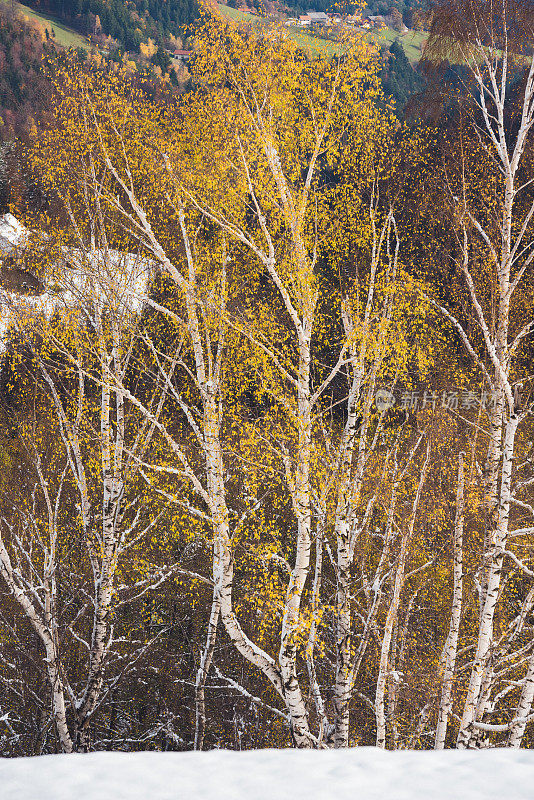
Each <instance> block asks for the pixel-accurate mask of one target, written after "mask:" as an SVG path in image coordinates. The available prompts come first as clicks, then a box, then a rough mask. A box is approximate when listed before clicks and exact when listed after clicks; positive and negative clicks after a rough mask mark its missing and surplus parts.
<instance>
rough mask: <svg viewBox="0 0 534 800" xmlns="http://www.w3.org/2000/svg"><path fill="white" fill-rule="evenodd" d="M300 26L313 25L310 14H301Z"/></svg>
mask: <svg viewBox="0 0 534 800" xmlns="http://www.w3.org/2000/svg"><path fill="white" fill-rule="evenodd" d="M299 25H311V19H310V15H309V14H301V15H300V17H299Z"/></svg>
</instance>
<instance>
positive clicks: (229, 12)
mask: <svg viewBox="0 0 534 800" xmlns="http://www.w3.org/2000/svg"><path fill="white" fill-rule="evenodd" d="M218 9H219V11H220V13H221V14H223V16H225V17H228V18H229V19H233V20H238V21H241V22H249V23H251V24H257V22H258V20H259V19H261V17H258V16H256V15H254V14H247V13H246V12H243V11H240V10H239V9H236V8H231V7H230V6H227V5H224V4H222V3H219V4H218ZM288 32H289V35H290V36H291V38H292V39H294V40H295V41H296V42H297V43H298V44H299V45H300V46H301V47H302V49H303V50H308V51H309V52H310V53H314V52H315V53H318V52H323V53H324V52H326V53H328V55H334V54H335V53H337V52H339V47H338V45H336V44H335V42H330V41H327V40H326V39H320V38H319V37H317V36H313V35H312V34H311V33H310V34H308V33H306V32H305V29H295V28H294V27H290V28H288ZM367 35H369V36H372V37H373V38H374V39H375V40H376V41H377V42H378V45H379V46H381V45H384V46H386V47H390V45H391V44H393V42H395V41H397V40H399V41H400V42H401V43H402V46H403V49H404V52H405V53H406V56H407V58H408V60H409V61H411V62H412V63H417V61H419V59H420V57H421V49H422V45H423V43H424V42H425V41H426V38H427V34H426V33H422V32H420V31H410V32H409V33H406V34H404V35H402V34H400V33H399V32H398V31H394V30H392V29H391V28H385V29H383V30H381V31H369V32H368V34H367Z"/></svg>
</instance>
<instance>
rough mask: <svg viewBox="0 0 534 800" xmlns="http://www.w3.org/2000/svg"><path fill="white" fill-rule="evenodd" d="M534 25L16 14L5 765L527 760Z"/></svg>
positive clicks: (502, 15)
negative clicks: (400, 89)
mask: <svg viewBox="0 0 534 800" xmlns="http://www.w3.org/2000/svg"><path fill="white" fill-rule="evenodd" d="M130 5H131V4H130ZM145 5H146V4H145ZM162 7H163V4H159V5H158V8H159V9H160V10H161V8H162ZM162 13H163V12H162ZM165 24H167V23H166V22H165ZM26 35H29V34H27V32H26V33H24V32H22V33H20V37H22V36H26ZM533 35H534V10H533V9H531V8H530V7H529V6H528V5H525V4H524V3H522V2H519V0H497V2H496V3H494V4H493V5H492V6H491V13H489V11H488V7H487V4H486V3H485V2H484V0H437V2H436V3H435V5H434V6H433V9H432V16H431V27H430V32H429V39H428V42H427V44H426V47H425V50H424V52H423V58H422V62H421V64H420V65H419V72H418V73H413V74H414V75H416V79H415V80H414V82H413V84H412V85H411V87H410V90H409V91H406V92H405V95H404V97H403V103H404V102H405V101H408V100H409V104H408V111H409V113H407V114H406V115H403V114H402V113H400V110H399V105H398V104H397V105H395V103H394V102H393V101H392V99H391V95H392V94H394V91H395V87H393V88H392V83H394V79H395V74H396V73H395V72H394V70H393V67H392V63H393V62H391V61H389V62H387V63H385V62H384V54H383V53H382V54H381V53H380V50H379V48H378V47H377V45H376V43H374V42H373V41H372V40H371V39H369V38H368V37H366V36H365V35H364V34H363V33H354V32H351V33H350V34H347V35H346V36H344V37H342V38H341V39H340V42H339V44H340V48H341V49H340V52H339V54H337V55H335V56H333V55H330V54H328V53H327V52H326V51H322V52H318V53H317V54H316V55H315V56H314V57H313V58H312V57H310V56H309V55H306V53H304V52H303V51H302V50H301V49H299V46H298V43H297V42H295V41H294V40H293V39H291V38H290V37H288V36H287V35H286V33H285V31H284V28H283V27H278V26H277V25H276V24H274V23H273V24H271V25H270V24H267V23H266V24H265V25H264V26H262V27H255V28H252V27H249V26H245V25H239V24H236V23H234V22H232V21H231V20H228V19H223V18H222V17H221V16H219V15H218V14H217V12H216V11H214V10H213V9H211V8H205V9H204V10H203V12H202V16H201V20H200V22H199V23H198V25H197V28H196V30H195V36H194V42H193V45H192V55H191V57H190V59H189V63H188V70H189V72H190V75H191V80H190V83H189V84H188V86H187V87H186V88H184V89H183V90H181V91H170V90H169V89H168V87H167V86H166V85H164V82H163V77H161V74H160V77H159V78H158V76H157V75H155V76H152V77H151V78H150V79H149V78H148V77H147V76H146V75H141V74H140V73H139V72H137V71H135V70H132V69H130V68H128V65H127V64H126V63H125V62H120V63H117V62H113V61H106V60H104V59H100V60H94V59H90V58H87V59H82V58H80V57H79V54H77V53H76V52H75V51H62V52H59V51H58V50H57V49H50V48H49V47H47V45H46V43H43V42H40V44H39V47H40V48H41V49H39V47H38V46H37V44H38V39H35V40H33V39H31V37H30V40H31V41H35V43H36V44H35V51H34V52H33V53H30V54H28V50H27V49H25V48H20V47H18V45H17V48H15V45H14V44H13V42H11V44H9V47H8V43H7V41H6V42H4V41H3V40H2V26H1V25H0V56H2V53H4V52H9V53H11V54H12V55H10V57H9V59H6V60H5V61H2V60H1V59H0V76H1V79H2V81H3V82H0V89H1V90H2V95H1V97H0V102H1V103H2V104H3V105H4V107H5V108H8V107H9V105H10V104H11V105H13V106H14V107H16V105H17V103H16V100H14V99H13V97H11V96H10V95H9V94H8V92H7V89H4V88H3V87H7V86H9V85H10V79H9V74H10V73H9V70H10V69H11V70H14V69H16V68H18V64H17V62H16V60H15V56H16V57H17V58H18V59H19V62H20V63H21V64H22V62H23V60H24V59H26V72H25V73H24V74H25V75H27V76H29V77H28V80H31V82H32V91H31V92H26V93H25V94H24V98H25V100H24V102H25V103H26V104H27V106H26V107H27V109H28V110H27V112H25V113H27V115H28V116H29V115H30V114H31V123H30V124H27V125H25V126H24V125H21V127H20V131H19V132H18V134H17V135H14V134H13V131H12V132H11V134H10V137H9V138H4V144H3V149H2V151H1V155H2V159H3V164H4V167H5V169H4V170H3V184H2V192H3V202H4V210H5V211H6V212H9V213H5V214H4V215H3V216H2V217H0V250H1V263H0V462H1V464H2V470H1V471H0V754H1V755H2V756H6V757H10V758H11V757H17V756H28V755H42V754H52V753H64V754H69V753H87V752H88V751H110V750H113V751H128V752H131V751H141V750H154V751H186V750H210V749H214V748H224V749H233V750H251V749H259V748H297V749H306V750H310V749H314V750H315V749H320V750H325V749H339V748H347V747H351V748H352V747H356V746H357V745H374V746H376V747H377V748H379V749H383V750H443V749H458V750H472V749H481V748H512V749H514V748H526V749H531V748H532V747H533V746H534V739H533V735H534V733H533V727H532V724H531V723H532V722H533V721H534V711H533V709H532V703H533V700H534V637H533V633H534V550H533V541H534V539H533V535H534V466H533V464H534V462H533V453H534V424H533V423H534V421H533V416H532V415H533V410H534V392H533V386H532V380H533V373H532V372H531V369H532V356H533V340H532V333H533V332H534V316H533V307H534V303H533V300H534V177H533V168H534V60H533V58H532V41H533ZM13 41H14V40H13ZM39 41H40V40H39ZM2 48H4V50H2ZM9 48H11V49H9ZM23 54H24V55H23ZM391 56H392V57H394V58H395V60H396V62H397V64H398V65H399V66H398V70H399V71H400V72H402V71H403V70H412V68H411V67H410V65H409V64H408V62H407V61H406V59H405V57H404V61H403V52H402V47H397V48H396V49H395V48H394V47H392V50H391ZM400 72H399V74H400ZM412 72H413V70H412ZM16 74H19V75H20V74H21V73H20V72H19V73H16ZM16 74H15V78H14V79H13V81H12V82H14V83H15V84H17V80H18V79H17V77H16ZM6 76H8V77H6ZM422 76H424V79H423V77H422ZM158 80H159V81H160V83H159V84H158ZM388 80H389V82H390V83H389V84H388V83H387V81H388ZM162 87H163V88H162ZM23 88H24V87H22V86H21V87H20V91H22V90H23ZM8 110H9V108H8ZM13 124H14V123H13ZM6 165H7V166H6Z"/></svg>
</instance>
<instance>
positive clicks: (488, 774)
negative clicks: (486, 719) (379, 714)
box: [0, 747, 534, 800]
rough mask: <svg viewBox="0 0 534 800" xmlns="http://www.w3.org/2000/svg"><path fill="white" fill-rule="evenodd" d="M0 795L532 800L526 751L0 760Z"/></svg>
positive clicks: (8, 799) (40, 798)
mask: <svg viewBox="0 0 534 800" xmlns="http://www.w3.org/2000/svg"><path fill="white" fill-rule="evenodd" d="M0 797H1V798H2V800H533V798H534V752H532V751H528V750H513V751H512V750H504V749H498V750H486V751H482V752H480V751H479V752H474V751H445V752H440V753H436V752H414V751H401V752H395V753H389V752H382V751H380V750H375V749H374V748H372V747H361V748H354V749H352V750H345V751H339V750H338V751H335V752H334V751H320V752H303V751H295V750H256V751H248V752H242V753H237V752H231V751H228V750H212V751H211V752H207V753H91V754H89V755H86V756H84V755H69V756H40V757H37V758H17V759H4V760H1V759H0Z"/></svg>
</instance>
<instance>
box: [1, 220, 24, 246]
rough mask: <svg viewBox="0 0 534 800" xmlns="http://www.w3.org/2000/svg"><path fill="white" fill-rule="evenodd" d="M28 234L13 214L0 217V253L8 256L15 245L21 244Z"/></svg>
mask: <svg viewBox="0 0 534 800" xmlns="http://www.w3.org/2000/svg"><path fill="white" fill-rule="evenodd" d="M28 234H29V231H28V229H27V228H25V227H24V225H23V224H22V223H21V222H19V221H18V219H17V218H16V217H14V216H13V214H3V215H2V216H0V251H1V252H3V253H5V254H6V255H8V254H9V253H11V252H12V251H13V250H14V248H15V247H16V246H17V245H20V244H23V242H24V240H25V238H26V236H27V235H28Z"/></svg>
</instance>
